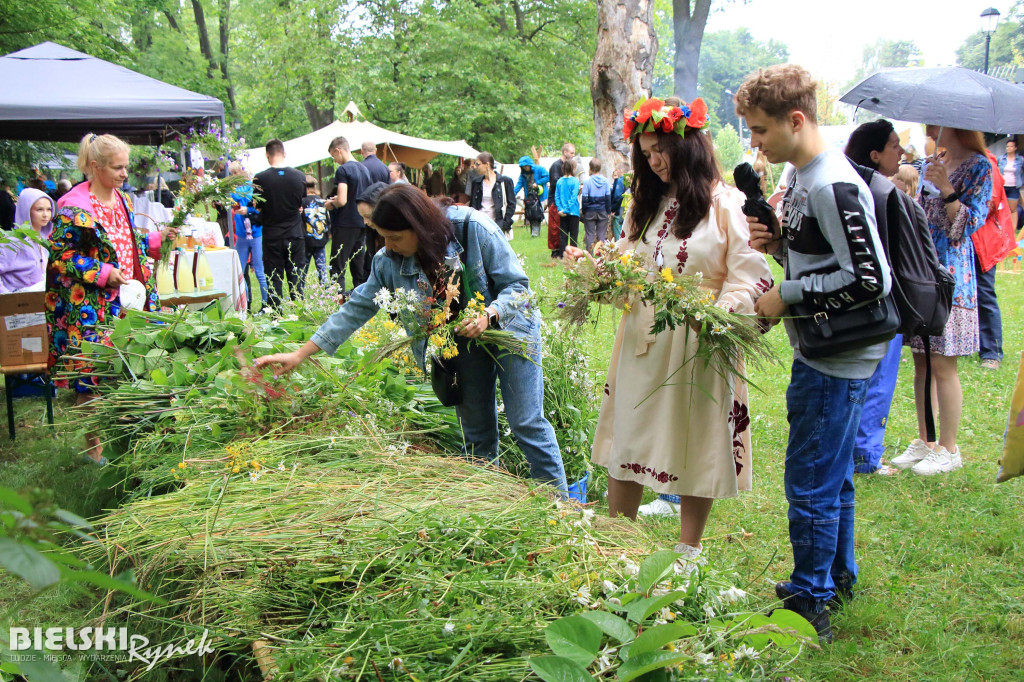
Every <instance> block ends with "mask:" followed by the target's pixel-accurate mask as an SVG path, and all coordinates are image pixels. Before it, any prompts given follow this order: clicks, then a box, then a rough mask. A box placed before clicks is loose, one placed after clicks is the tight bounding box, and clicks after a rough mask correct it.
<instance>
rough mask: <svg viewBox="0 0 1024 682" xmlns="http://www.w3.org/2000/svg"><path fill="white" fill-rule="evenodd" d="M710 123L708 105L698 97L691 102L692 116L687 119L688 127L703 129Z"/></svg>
mask: <svg viewBox="0 0 1024 682" xmlns="http://www.w3.org/2000/svg"><path fill="white" fill-rule="evenodd" d="M707 122H708V105H707V104H705V102H704V100H703V99H701V98H700V97H698V98H697V99H695V100H693V101H692V102H690V115H689V116H687V117H686V125H688V126H690V127H691V128H703V127H704V124H705V123H707Z"/></svg>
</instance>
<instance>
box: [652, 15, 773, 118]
mask: <svg viewBox="0 0 1024 682" xmlns="http://www.w3.org/2000/svg"><path fill="white" fill-rule="evenodd" d="M654 21H655V27H656V30H657V32H658V45H659V48H658V57H657V59H656V61H655V65H654V92H655V94H657V95H659V96H662V97H664V96H667V95H669V94H672V87H673V86H672V82H673V81H672V64H673V60H674V58H675V57H674V51H673V50H674V48H673V47H672V40H671V38H672V15H671V3H670V2H669V0H658V2H656V4H655V19H654ZM788 60H789V49H788V48H787V47H786V46H785V45H784V44H783V43H780V42H778V41H775V40H769V41H768V42H767V43H762V42H759V41H757V40H755V39H754V37H753V36H752V35H751V34H750V32H749V31H748V30H747V29H745V28H738V29H734V30H732V31H717V32H715V33H708V34H707V35H705V36H704V40H703V44H702V47H701V51H700V69H699V81H698V83H697V94H698V95H699V96H701V97H703V98H704V100H705V101H706V102H707V103H708V109H709V111H711V126H712V127H713V128H715V129H717V128H718V127H719V126H724V125H725V124H726V123H729V124H731V125H733V126H734V127H733V130H734V132H735V125H736V114H735V110H734V108H733V104H732V95H730V94H728V93H727V92H726V90H731V91H732V92H736V89H737V88H738V87H739V86H740V83H742V82H743V79H744V78H746V77H747V76H748V75H750V73H751V72H753V71H756V70H757V69H758V68H762V67H765V66H771V65H772V64H783V63H785V62H786V61H788Z"/></svg>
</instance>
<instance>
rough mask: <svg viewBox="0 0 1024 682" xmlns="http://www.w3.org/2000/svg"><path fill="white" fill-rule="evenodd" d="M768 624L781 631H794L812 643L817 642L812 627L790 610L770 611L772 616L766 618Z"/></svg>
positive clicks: (816, 635)
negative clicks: (775, 626) (777, 627)
mask: <svg viewBox="0 0 1024 682" xmlns="http://www.w3.org/2000/svg"><path fill="white" fill-rule="evenodd" d="M768 622H769V623H772V624H774V625H778V626H779V627H780V628H782V629H783V630H796V633H797V634H798V635H800V636H801V637H806V638H807V639H809V640H811V641H812V642H817V641H818V633H817V632H816V631H815V630H814V626H813V625H811V624H810V623H809V622H807V619H806V618H804V617H803V616H801V615H800V614H798V613H796V612H795V611H791V610H790V609H775V610H774V611H772V615H770V616H768ZM773 639H774V638H773Z"/></svg>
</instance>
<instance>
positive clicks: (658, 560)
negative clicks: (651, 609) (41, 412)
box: [636, 549, 679, 592]
mask: <svg viewBox="0 0 1024 682" xmlns="http://www.w3.org/2000/svg"><path fill="white" fill-rule="evenodd" d="M678 558H679V554H678V553H676V552H673V551H672V550H670V549H663V550H661V551H660V552H655V553H654V554H652V555H651V556H649V557H647V558H646V559H644V561H643V563H642V564H640V572H639V573H638V574H637V576H636V580H637V586H638V587H639V588H640V591H641V592H650V590H651V588H652V587H654V586H655V584H657V583H658V581H660V580H661V579H662V578H663V577H664V576H665V574H666V573H668V572H669V571H670V570H671V568H672V564H674V563H675V561H676V559H678Z"/></svg>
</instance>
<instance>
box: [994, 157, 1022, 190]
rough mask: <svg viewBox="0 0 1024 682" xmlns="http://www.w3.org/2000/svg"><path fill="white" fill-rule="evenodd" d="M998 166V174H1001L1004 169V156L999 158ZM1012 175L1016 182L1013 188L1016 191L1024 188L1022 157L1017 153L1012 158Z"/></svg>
mask: <svg viewBox="0 0 1024 682" xmlns="http://www.w3.org/2000/svg"><path fill="white" fill-rule="evenodd" d="M998 165H999V172H1000V173H1002V172H1003V168H1005V167H1006V154H1003V155H1002V156H1000V157H999V163H998ZM1013 173H1014V175H1015V176H1016V178H1015V179H1016V180H1017V182H1016V184H1015V187H1017V188H1018V189H1022V188H1024V157H1022V156H1021V155H1020V153H1019V152H1018V153H1017V154H1016V155H1015V156H1014V157H1013Z"/></svg>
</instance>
